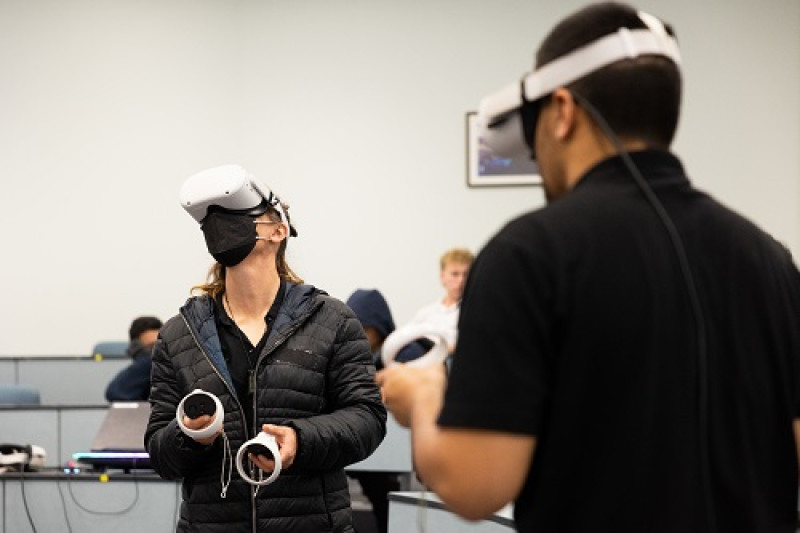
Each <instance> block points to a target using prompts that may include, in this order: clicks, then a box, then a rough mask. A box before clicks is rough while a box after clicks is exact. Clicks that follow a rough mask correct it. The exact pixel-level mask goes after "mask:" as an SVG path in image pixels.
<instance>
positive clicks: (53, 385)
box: [0, 357, 130, 405]
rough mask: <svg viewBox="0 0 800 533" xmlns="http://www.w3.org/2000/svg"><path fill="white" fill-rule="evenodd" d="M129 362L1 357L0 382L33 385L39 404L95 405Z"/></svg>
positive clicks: (102, 400) (124, 360)
mask: <svg viewBox="0 0 800 533" xmlns="http://www.w3.org/2000/svg"><path fill="white" fill-rule="evenodd" d="M129 364H130V359H127V358H126V359H105V358H99V359H96V358H94V357H4V358H0V383H16V384H25V385H32V386H34V387H36V388H37V389H39V395H40V397H41V403H42V405H96V404H99V403H104V402H105V401H106V399H105V390H106V386H107V385H108V383H109V382H110V381H111V379H112V378H113V377H114V376H115V375H116V374H117V372H119V371H120V370H122V369H123V368H125V367H126V366H127V365H129Z"/></svg>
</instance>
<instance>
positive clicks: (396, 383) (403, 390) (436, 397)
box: [375, 364, 447, 427]
mask: <svg viewBox="0 0 800 533" xmlns="http://www.w3.org/2000/svg"><path fill="white" fill-rule="evenodd" d="M375 381H376V383H377V384H378V386H379V387H380V388H381V395H382V396H383V403H385V404H386V408H387V409H389V411H391V413H392V415H394V417H395V419H396V420H397V423H398V424H400V425H401V426H404V427H410V426H411V423H412V419H413V416H414V410H415V409H418V408H419V406H424V408H425V409H426V410H427V411H428V412H429V413H433V414H434V417H435V416H438V413H439V411H440V410H441V405H442V397H443V396H444V389H445V384H446V382H447V373H446V370H445V366H444V365H443V364H442V365H430V366H425V367H411V366H408V365H404V364H396V365H392V366H391V367H389V368H387V369H384V370H381V371H380V372H378V374H377V375H376V376H375Z"/></svg>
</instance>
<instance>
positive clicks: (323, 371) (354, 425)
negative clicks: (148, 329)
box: [145, 284, 386, 533]
mask: <svg viewBox="0 0 800 533" xmlns="http://www.w3.org/2000/svg"><path fill="white" fill-rule="evenodd" d="M286 290H287V292H286V296H285V298H284V302H283V305H282V306H281V309H280V312H279V314H278V317H277V318H276V319H275V322H274V323H273V326H272V333H271V335H270V337H269V341H268V342H267V343H266V346H265V347H264V350H263V351H262V353H261V354H260V356H259V359H258V363H257V367H256V393H255V395H254V398H255V406H244V405H240V403H239V401H238V400H237V398H236V393H235V392H234V388H233V385H232V382H231V378H230V374H229V372H228V369H227V367H226V365H225V360H224V358H223V354H222V350H221V348H220V342H219V337H218V336H217V328H216V325H215V322H214V305H213V302H212V301H211V299H210V298H208V297H205V296H202V297H197V298H190V299H189V300H188V301H187V303H186V305H185V306H184V307H182V308H181V310H180V314H179V315H178V316H176V317H173V318H172V319H170V320H169V321H168V322H167V323H166V324H165V325H164V327H163V328H162V329H161V333H160V335H159V339H158V341H157V343H156V346H155V348H154V350H153V374H152V389H151V392H150V403H151V405H152V413H151V415H150V422H149V425H148V428H147V432H146V434H145V445H146V446H147V450H148V452H149V453H150V460H151V463H152V465H153V468H155V470H156V472H158V473H159V474H160V475H161V476H162V477H163V478H166V479H180V478H182V479H183V503H182V505H181V514H180V521H179V523H178V528H177V530H178V531H180V532H209V533H217V532H219V533H238V532H241V533H245V532H256V531H258V532H263V531H268V532H270V531H274V532H308V533H324V532H351V531H353V527H352V513H351V510H350V496H349V492H348V486H347V478H346V476H345V473H344V467H345V466H346V465H348V464H351V463H354V462H357V461H360V460H362V459H364V458H366V457H368V456H369V455H370V454H371V453H372V452H373V451H374V450H375V448H377V447H378V445H379V444H380V442H381V441H382V440H383V437H384V434H385V431H386V426H385V424H386V410H385V409H384V407H383V404H382V403H381V398H380V392H379V391H378V389H377V387H376V385H375V383H374V372H375V369H374V367H373V366H372V361H371V358H370V352H369V345H368V344H367V341H366V339H365V337H364V333H363V331H362V329H361V326H360V324H359V322H358V320H357V319H356V318H355V316H354V315H353V313H352V311H351V310H350V309H349V308H348V307H347V306H346V305H344V304H343V303H342V302H340V301H338V300H336V299H334V298H332V297H330V296H328V295H326V294H325V293H324V292H322V291H320V290H318V289H315V288H314V287H311V286H309V285H294V284H288V285H287V289H286ZM197 388H200V389H203V390H205V391H208V392H211V393H213V394H215V395H217V396H218V397H219V399H220V401H221V402H222V405H223V407H224V409H225V422H224V429H225V434H226V435H227V436H228V438H229V439H230V445H231V451H232V453H233V456H234V457H235V455H236V452H237V450H238V449H239V447H240V446H241V444H242V443H243V442H244V441H245V440H247V432H246V431H245V428H244V423H245V422H244V421H245V417H244V411H243V409H247V408H249V409H253V408H255V413H256V416H255V417H254V419H255V420H256V421H257V424H258V427H259V429H260V427H261V424H263V423H271V424H279V425H288V426H291V427H293V428H294V429H295V430H296V432H297V437H298V450H297V456H296V458H295V460H294V464H293V465H292V466H291V468H288V469H285V470H283V471H282V472H281V475H280V477H279V478H278V479H277V480H276V481H275V482H274V483H272V484H271V485H267V486H263V487H261V488H259V490H258V491H257V492H256V491H254V490H253V488H252V487H251V485H249V484H248V483H246V482H245V481H244V480H243V479H242V478H241V477H240V476H239V474H238V472H237V471H236V467H235V466H234V467H233V471H232V474H231V475H232V481H231V483H230V487H229V488H228V491H227V494H226V496H225V498H222V497H221V494H220V493H221V490H222V483H221V475H222V474H223V472H222V464H223V459H224V457H223V447H224V445H223V442H224V441H223V439H222V438H218V439H217V440H216V441H215V442H214V444H212V445H210V446H207V447H206V446H202V445H199V444H198V443H196V442H195V441H193V440H192V439H191V438H189V437H186V436H184V434H183V433H182V432H181V430H180V429H179V428H178V425H177V423H176V421H175V410H176V409H177V406H178V403H180V400H181V399H182V398H183V397H184V396H185V395H186V394H188V393H189V392H191V391H192V390H194V389H197ZM255 433H256V431H255V428H250V431H249V434H250V435H253V434H255ZM229 471H230V469H229V465H228V462H227V459H225V470H224V475H223V476H222V477H223V479H224V478H225V477H227V475H228V472H229Z"/></svg>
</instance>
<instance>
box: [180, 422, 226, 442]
mask: <svg viewBox="0 0 800 533" xmlns="http://www.w3.org/2000/svg"><path fill="white" fill-rule="evenodd" d="M213 421H214V417H213V416H210V415H200V416H198V417H197V418H189V417H188V416H186V415H184V416H183V425H184V426H186V427H187V428H188V429H192V430H195V431H197V430H200V429H203V428H204V427H206V426H210V425H211V422H213ZM221 434H222V427H220V428H219V431H217V432H216V433H214V434H213V435H211V436H210V437H208V438H206V439H194V440H195V441H196V442H199V443H200V444H203V445H205V446H208V445H209V444H211V443H212V442H214V441H215V440H217V437H219V436H220V435H221Z"/></svg>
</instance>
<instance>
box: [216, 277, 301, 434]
mask: <svg viewBox="0 0 800 533" xmlns="http://www.w3.org/2000/svg"><path fill="white" fill-rule="evenodd" d="M285 294H286V281H284V280H281V285H280V288H279V289H278V292H277V294H276V295H275V301H274V302H272V306H271V307H270V309H269V311H268V312H267V314H266V316H264V322H265V323H266V324H267V329H266V331H265V332H264V335H263V336H262V337H261V340H259V342H258V344H257V345H255V346H253V343H252V342H250V339H248V338H247V335H245V334H244V332H243V331H242V330H240V329H239V326H237V325H236V323H235V322H234V321H233V320H232V319H231V317H230V316H228V313H227V312H226V311H225V306H224V305H223V304H222V298H223V296H222V294H220V295H218V296H217V297H216V298H214V313H215V314H214V321H215V323H216V325H217V332H218V333H219V342H220V345H221V346H222V354H223V356H224V357H225V364H227V365H228V371H229V372H230V374H231V380H233V386H234V388H235V389H236V396H237V397H238V399H239V403H240V404H242V407H243V409H244V414H245V419H246V420H247V431H248V435H250V433H251V432H252V428H253V400H252V396H251V394H252V392H251V391H250V375H251V374H250V373H251V371H252V370H253V369H254V368H255V365H256V362H257V361H258V356H259V354H260V353H261V352H262V351H263V349H264V346H265V345H266V343H267V340H268V339H269V334H270V333H271V332H272V327H271V326H272V323H273V322H274V321H275V317H276V316H278V311H280V308H281V304H283V298H284V296H285ZM250 436H251V437H252V436H254V435H250Z"/></svg>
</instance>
